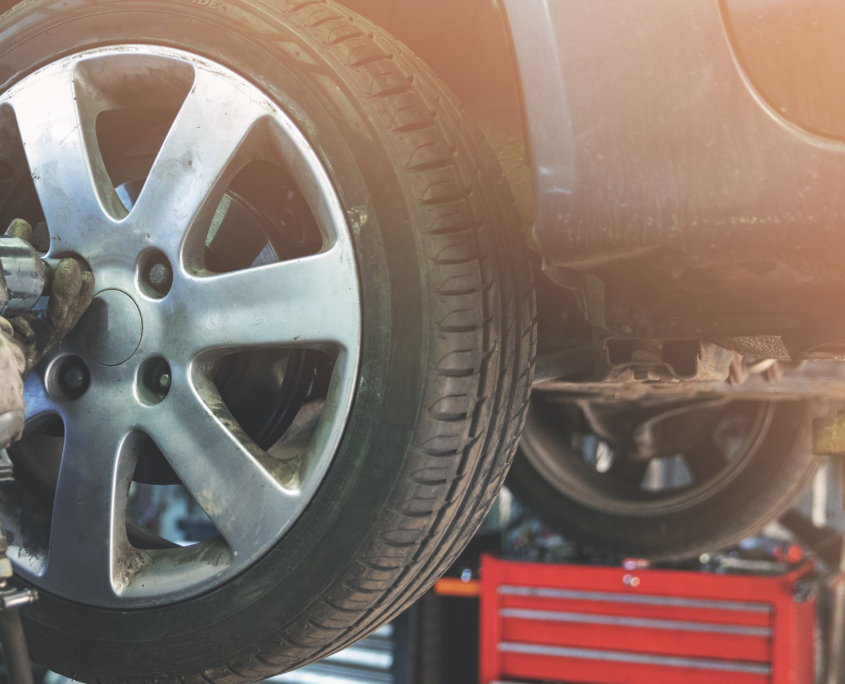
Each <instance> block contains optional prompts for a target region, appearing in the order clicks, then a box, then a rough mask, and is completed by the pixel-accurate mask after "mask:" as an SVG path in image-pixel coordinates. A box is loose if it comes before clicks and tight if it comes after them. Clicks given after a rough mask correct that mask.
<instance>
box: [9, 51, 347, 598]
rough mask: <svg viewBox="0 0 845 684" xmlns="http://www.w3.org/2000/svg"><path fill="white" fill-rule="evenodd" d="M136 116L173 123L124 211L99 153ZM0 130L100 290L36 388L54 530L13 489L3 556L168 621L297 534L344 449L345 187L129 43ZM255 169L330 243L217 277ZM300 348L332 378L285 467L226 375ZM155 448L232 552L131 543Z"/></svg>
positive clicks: (60, 584)
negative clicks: (50, 451) (279, 174)
mask: <svg viewBox="0 0 845 684" xmlns="http://www.w3.org/2000/svg"><path fill="white" fill-rule="evenodd" d="M141 102H145V103H149V102H154V103H159V104H160V105H161V106H168V107H175V108H176V109H178V114H177V115H176V118H175V120H174V122H173V124H172V127H171V128H170V130H169V132H168V133H167V137H166V139H165V140H164V143H163V145H162V147H161V149H160V151H159V152H158V154H157V156H156V157H155V162H154V163H153V166H152V169H151V171H150V173H149V175H148V176H147V178H146V180H145V182H144V185H143V188H142V190H141V192H140V195H139V196H138V198H137V203H136V204H135V205H134V206H133V207H132V209H131V211H128V212H127V210H126V208H125V206H124V204H123V203H121V200H120V198H119V197H118V195H117V192H116V190H115V187H114V185H113V183H112V179H110V178H109V175H108V172H107V170H106V168H105V166H104V163H103V159H102V154H101V153H100V150H99V149H98V147H97V142H96V141H97V128H96V127H97V117H98V115H99V114H100V113H101V112H103V111H106V110H109V109H115V108H121V107H131V106H133V103H141ZM10 113H13V114H14V117H10V116H9V114H10ZM0 114H2V116H0V119H2V121H3V122H5V124H7V126H6V128H7V131H12V132H11V133H9V132H7V137H8V136H12V137H14V135H15V134H16V133H15V132H14V130H13V129H14V127H13V126H10V125H8V124H9V122H10V121H14V120H15V119H16V121H17V130H19V135H20V139H21V141H22V143H23V150H25V156H26V160H25V162H26V163H28V166H29V171H30V172H31V174H32V178H33V180H34V183H35V188H36V190H37V193H38V198H39V200H40V203H41V207H42V209H43V212H44V215H45V218H46V221H47V223H48V225H49V230H50V238H51V242H50V245H51V246H50V251H49V255H48V256H51V257H54V256H64V255H67V254H74V255H78V256H80V257H82V258H83V259H84V260H86V261H87V263H88V264H89V265H90V267H91V269H92V271H93V272H94V274H95V276H96V279H97V288H96V289H97V294H96V295H95V299H94V302H93V303H92V306H91V308H90V309H89V311H88V312H86V314H85V316H84V317H83V321H82V322H81V323H80V326H79V327H78V329H77V331H74V332H73V333H71V334H70V335H69V336H68V337H67V338H66V340H65V341H64V342H63V343H62V345H61V347H60V348H59V349H58V350H56V351H55V352H53V353H51V354H50V356H49V357H48V358H45V359H44V360H43V362H42V363H41V364H40V365H39V367H38V368H37V369H36V371H34V372H33V373H32V374H31V375H30V377H29V378H28V379H27V381H26V386H25V392H26V401H27V419H28V426H33V425H38V424H39V422H41V421H43V420H44V418H45V417H46V416H58V417H60V418H61V420H62V422H63V424H64V446H63V452H62V457H61V464H60V466H59V471H58V480H57V483H56V490H55V497H54V500H53V503H52V518H51V520H48V521H47V523H44V521H41V523H40V527H39V525H38V524H36V523H32V522H31V520H32V518H31V517H30V518H28V517H27V510H26V501H23V502H22V501H21V500H13V497H12V496H11V495H10V494H9V493H8V492H4V493H3V498H2V501H0V510H1V511H2V515H3V522H4V529H6V530H7V531H8V532H9V533H10V534H9V537H10V538H11V539H14V542H13V543H12V544H11V549H10V555H11V556H12V558H13V560H14V561H15V562H16V564H17V566H18V571H19V572H20V574H22V575H23V576H24V577H26V578H27V579H28V580H29V581H31V582H32V583H33V584H35V585H36V586H38V587H39V588H41V589H44V590H46V591H49V592H51V593H55V594H58V595H60V596H63V597H65V598H68V599H71V600H75V601H80V602H83V603H87V604H91V605H98V606H108V607H135V606H138V607H141V606H151V605H161V604H163V603H168V602H173V601H178V600H183V599H185V598H188V597H190V596H194V595H196V594H198V593H200V592H203V591H206V590H208V589H210V588H212V587H214V586H217V585H219V584H221V583H223V582H225V581H226V580H228V579H230V578H231V577H233V576H234V575H235V574H237V573H240V572H242V571H243V570H245V569H246V568H247V567H249V566H250V565H252V564H253V563H254V562H255V561H256V560H258V559H259V558H260V557H261V556H262V555H263V554H264V553H266V552H267V551H268V550H269V549H270V548H271V547H272V546H273V545H274V544H275V543H276V542H278V540H279V539H280V538H281V537H282V536H283V535H284V534H285V532H287V531H288V530H289V529H290V527H291V526H292V525H293V524H294V522H295V521H296V520H297V518H298V517H299V516H300V515H301V513H302V512H303V510H304V509H305V507H306V506H307V504H308V502H309V501H310V499H311V498H312V497H313V495H314V493H315V492H316V490H317V488H318V486H319V484H320V482H321V481H322V479H323V477H324V476H325V474H326V472H327V470H328V468H329V466H330V464H331V461H332V459H333V457H334V454H335V452H336V451H337V448H338V445H339V443H340V439H341V437H342V434H343V430H344V426H345V424H346V420H347V417H348V415H349V411H350V409H351V405H352V400H353V395H354V391H355V386H356V382H357V376H358V363H359V351H360V336H361V310H360V306H361V305H360V296H359V280H358V273H357V268H356V265H355V258H354V253H353V249H352V243H351V237H350V235H349V231H348V228H347V224H346V219H345V213H344V211H343V209H342V207H341V204H340V201H339V199H338V197H337V194H336V191H335V190H334V188H333V185H332V183H331V181H330V178H329V176H328V174H327V173H326V171H325V169H324V167H323V166H322V164H321V162H320V160H319V158H318V156H317V154H316V152H315V151H314V149H313V148H312V147H311V145H310V144H309V143H308V141H307V140H306V138H305V137H304V136H303V135H302V133H301V132H300V131H299V129H298V128H297V127H296V126H295V125H294V124H293V122H292V121H291V120H290V119H289V118H288V117H287V116H286V115H285V114H284V113H282V112H281V111H280V109H279V107H278V106H277V105H276V104H274V103H273V102H272V101H271V100H270V99H269V98H268V97H267V95H265V94H264V93H263V92H262V91H261V90H259V89H258V88H257V87H255V86H254V85H252V84H250V83H248V82H247V81H245V80H244V79H242V78H240V77H239V76H238V75H236V74H235V73H233V72H231V71H230V70H228V69H226V68H225V67H223V66H221V65H219V64H215V63H212V62H209V61H207V60H204V59H200V58H198V57H196V56H194V55H190V54H188V53H185V52H181V51H176V50H170V49H165V48H159V47H149V46H119V47H114V48H107V49H100V50H94V51H88V52H84V53H80V54H78V55H75V56H73V57H69V58H65V59H63V60H62V61H61V62H57V63H55V64H52V65H50V66H48V67H45V68H44V69H42V70H40V71H38V72H36V73H34V74H32V75H31V76H29V77H27V78H25V79H24V80H23V81H21V82H20V83H19V84H17V85H16V86H15V87H13V88H12V89H11V90H10V91H8V92H7V93H5V94H4V95H3V96H2V98H0ZM256 160H262V161H269V162H272V163H274V164H277V165H279V166H281V167H282V168H284V169H285V171H286V172H287V173H289V174H290V177H291V178H293V179H294V181H295V182H296V185H297V186H298V188H299V190H300V191H301V192H302V195H303V196H304V198H305V201H306V202H307V205H308V207H309V208H310V211H311V212H312V213H313V216H314V218H315V219H316V224H317V226H318V227H319V229H320V234H321V236H322V242H323V246H322V248H321V249H320V250H319V251H318V252H317V253H315V254H313V255H310V256H306V257H302V258H295V259H290V260H285V261H281V262H279V263H273V264H270V265H263V266H257V267H254V268H248V269H243V270H236V271H233V272H228V273H210V272H209V271H208V270H207V269H206V264H205V256H204V250H205V244H206V243H205V238H206V237H207V235H208V232H209V226H210V225H211V223H212V220H213V217H214V212H215V209H216V208H217V207H218V206H219V205H220V203H221V200H222V198H223V197H224V193H225V191H226V189H227V187H228V186H229V183H230V182H231V181H232V179H233V178H235V176H236V175H237V173H238V172H239V171H241V170H243V169H244V168H245V167H246V165H247V164H249V163H250V162H253V161H256ZM151 254H152V255H155V258H156V259H159V260H161V259H162V257H163V258H164V260H165V262H166V263H167V264H168V265H169V266H170V274H171V281H172V282H171V283H170V284H169V286H168V290H167V292H166V293H165V294H164V295H162V294H161V293H159V292H154V291H151V290H150V287H149V283H148V282H146V281H145V280H144V279H145V277H146V275H145V273H146V271H145V269H146V268H147V267H148V265H149V263H150V262H149V259H150V255H151ZM302 347H307V348H313V349H321V350H325V351H326V353H328V354H330V355H331V357H332V359H333V362H334V366H333V371H332V374H331V381H330V383H329V387H328V390H327V395H326V398H325V403H324V406H323V409H322V415H321V416H320V418H319V423H318V425H317V427H316V431H315V432H314V433H313V436H312V437H311V439H310V441H309V443H308V445H307V447H304V449H303V450H302V451H300V452H298V453H297V455H296V457H295V458H288V456H289V454H288V455H287V456H286V457H285V459H284V460H282V459H281V458H278V457H275V456H273V455H271V454H269V453H268V452H267V451H265V450H264V449H261V448H259V447H258V446H257V445H256V444H255V442H253V441H252V440H251V439H250V438H249V437H247V435H246V434H245V433H244V431H243V430H242V429H241V428H240V426H239V425H238V424H237V423H236V422H235V421H234V419H233V418H232V415H231V413H230V412H229V410H228V408H227V407H226V406H225V404H224V403H223V401H222V400H221V398H220V394H219V392H218V390H217V388H216V386H215V384H214V372H215V369H216V368H217V367H218V365H219V362H220V360H221V358H223V357H224V356H225V355H230V354H232V353H235V352H241V351H249V350H262V349H268V348H269V349H277V348H283V349H284V348H302ZM69 358H72V359H81V360H82V361H83V362H84V365H85V368H86V370H87V371H88V372H89V373H90V378H89V379H88V385H87V388H86V389H85V390H84V391H83V393H82V395H81V396H79V397H69V396H67V393H66V392H63V391H62V390H61V388H60V387H59V384H57V383H58V380H57V376H58V374H59V373H60V372H61V371H62V368H63V367H64V366H63V364H66V363H67V359H69ZM162 361H163V362H165V364H166V367H167V370H169V374H168V373H164V372H163V371H162V370H161V368H162V366H161V362H162ZM156 364H158V365H156ZM151 367H152V368H153V370H150V368H151ZM150 373H152V375H150ZM162 374H164V375H168V376H169V377H168V382H167V387H166V388H165V389H163V390H162V392H161V393H159V394H158V395H156V394H155V392H154V393H153V394H150V392H149V389H150V387H149V380H148V377H153V376H154V377H156V378H157V379H156V380H155V382H158V383H159V384H161V377H162ZM153 389H155V388H153ZM149 438H151V439H152V441H153V442H154V443H155V445H156V446H157V447H158V449H159V450H160V451H161V452H162V453H163V454H164V455H165V457H166V459H167V461H168V462H169V464H170V466H172V468H173V470H174V471H175V472H176V473H177V475H178V477H179V478H180V479H181V481H182V482H183V483H184V484H185V486H186V487H187V489H188V490H189V492H190V493H191V494H192V495H193V497H194V498H195V499H196V501H197V502H198V503H199V505H200V506H201V507H202V508H203V510H204V511H205V513H206V514H207V515H208V517H209V518H210V519H211V521H212V522H213V523H214V525H215V526H216V528H217V530H218V531H219V532H220V536H219V537H217V538H215V539H213V540H210V541H208V542H204V543H202V544H199V545H197V546H195V547H191V548H189V549H182V548H162V549H148V550H142V549H139V548H136V547H134V546H132V545H131V544H130V543H129V541H128V539H127V535H126V523H125V510H126V497H127V493H128V485H129V482H130V481H131V480H132V477H133V473H134V468H135V464H136V461H137V456H138V452H139V449H140V448H141V445H142V444H143V443H144V442H145V441H146V440H148V439H149ZM36 522H37V521H36ZM28 527H29V528H30V529H27V528H28ZM35 528H38V529H35ZM45 535H48V538H46V539H45Z"/></svg>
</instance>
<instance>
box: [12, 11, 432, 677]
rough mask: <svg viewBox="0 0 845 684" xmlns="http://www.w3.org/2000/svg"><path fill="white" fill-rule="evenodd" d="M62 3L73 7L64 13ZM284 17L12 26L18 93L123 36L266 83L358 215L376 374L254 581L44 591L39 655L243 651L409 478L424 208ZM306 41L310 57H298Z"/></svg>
mask: <svg viewBox="0 0 845 684" xmlns="http://www.w3.org/2000/svg"><path fill="white" fill-rule="evenodd" d="M53 6H60V10H61V11H60V12H57V13H53V12H51V11H50V9H51V8H52V7H53ZM117 13H119V14H117ZM278 19H279V16H278V14H277V13H273V14H272V15H268V14H267V13H265V9H264V8H263V7H262V6H261V5H260V4H259V3H253V4H250V5H247V4H246V3H244V2H225V3H224V2H214V3H210V4H209V5H206V6H201V5H197V4H194V3H192V2H185V1H182V2H176V1H175V0H173V1H171V2H157V1H148V0H140V1H138V0H135V1H130V0H109V1H107V2H97V3H93V2H83V1H80V0H70V1H69V2H61V3H57V2H53V1H52V0H50V1H42V2H30V3H25V4H24V5H23V6H20V7H18V8H16V9H15V10H14V11H13V12H12V13H11V14H10V15H7V17H6V18H5V19H4V21H3V23H2V25H0V42H2V44H3V45H4V52H3V54H2V56H0V80H2V82H3V89H4V90H5V89H6V88H8V87H9V86H11V85H13V84H14V83H15V82H17V81H19V80H20V79H21V78H23V77H24V76H26V75H27V74H28V73H31V72H32V71H34V70H35V69H37V68H39V67H41V66H44V65H46V64H48V63H50V62H53V61H55V60H56V59H58V58H60V57H62V56H64V55H68V54H73V53H76V52H79V51H82V50H85V49H90V48H96V47H103V46H108V45H115V44H120V43H124V44H129V43H136V44H155V45H163V46H168V47H173V48H177V49H183V50H188V51H190V52H193V53H195V54H198V55H200V56H204V57H207V58H209V59H212V60H215V61H218V62H220V63H222V64H224V65H225V66H227V67H229V68H231V69H232V70H234V71H236V72H238V73H239V74H240V75H241V76H243V77H245V78H247V79H248V80H251V81H252V82H253V83H255V84H256V85H258V86H259V87H260V88H262V90H264V91H265V92H266V93H267V94H268V95H270V97H271V98H272V99H274V100H275V101H276V102H277V103H278V104H279V105H281V106H282V107H283V109H284V110H285V111H286V112H287V113H288V114H289V115H290V116H291V118H292V119H293V120H294V121H295V122H296V123H297V124H298V125H299V127H300V129H301V130H302V131H303V133H304V134H305V135H306V137H308V139H309V140H310V141H311V142H312V144H313V145H314V147H315V149H316V151H317V153H318V154H319V155H320V157H321V158H322V160H323V162H324V164H325V166H326V169H327V170H328V172H329V174H330V176H331V177H332V179H333V181H334V183H335V186H336V189H337V191H338V194H339V196H340V199H341V202H342V204H343V206H344V208H345V209H346V210H347V213H348V214H349V215H350V216H351V217H354V218H355V221H350V223H352V224H353V225H352V228H353V230H352V231H351V232H352V239H353V243H354V246H355V250H356V256H357V259H358V266H359V273H360V279H361V289H362V304H363V306H362V310H363V339H362V350H361V366H360V368H361V374H360V377H359V383H358V388H357V392H356V397H355V402H354V405H353V408H352V412H351V415H350V417H349V421H348V424H347V428H346V432H345V434H344V437H343V439H342V442H341V444H340V447H339V449H338V452H337V454H336V456H335V459H334V461H333V463H332V465H331V468H330V469H329V471H328V473H327V475H326V477H325V480H324V481H323V483H322V484H321V486H320V488H319V490H318V492H317V494H316V495H315V497H314V499H313V500H312V501H311V503H310V504H309V506H308V508H307V509H306V511H305V512H304V514H303V515H302V517H301V518H300V519H299V520H298V521H297V522H296V524H295V525H294V526H293V528H292V529H291V530H290V531H289V532H288V533H287V534H286V536H285V537H284V538H283V539H282V540H281V541H280V542H279V543H278V544H277V545H276V546H275V547H274V548H273V549H272V550H271V551H270V552H269V553H268V554H267V555H266V556H265V557H263V558H262V559H260V560H259V561H258V562H256V563H255V564H254V565H253V566H251V567H250V568H249V569H248V570H246V571H245V572H244V573H243V574H241V575H240V576H238V577H236V578H235V579H233V580H231V581H229V582H228V583H226V584H224V585H223V586H220V587H218V588H216V589H214V590H212V591H210V592H208V593H206V594H204V595H202V596H199V597H196V598H193V599H190V600H186V601H184V602H182V603H179V604H174V605H168V606H162V607H160V608H154V609H143V610H132V611H119V610H107V609H99V608H92V607H88V606H82V605H79V604H76V603H73V602H70V601H66V600H64V599H60V598H58V597H55V596H50V595H48V594H43V593H42V598H41V599H40V600H39V602H38V603H37V604H35V605H34V606H33V607H31V608H30V609H29V610H28V611H27V612H26V615H25V620H26V629H27V633H28V635H29V638H30V641H31V646H32V650H33V653H34V654H35V655H36V656H38V655H39V654H40V653H41V644H50V655H51V657H54V658H57V659H58V660H62V659H64V658H65V657H66V658H67V660H68V661H70V662H73V661H76V662H79V661H80V660H83V661H84V660H86V659H95V660H94V662H96V665H97V669H98V670H99V671H101V672H113V673H115V674H120V675H129V674H131V672H132V671H133V670H135V669H137V670H139V671H140V670H142V669H148V668H149V665H150V658H151V654H155V662H156V667H157V668H158V669H160V670H161V671H167V670H168V669H171V668H174V667H178V669H179V670H182V671H184V670H189V669H192V668H200V667H202V666H204V665H205V664H206V663H207V662H208V659H209V655H210V654H213V657H214V659H215V660H218V661H219V660H221V659H223V658H226V657H228V656H231V655H234V654H237V653H239V652H240V651H242V650H244V649H246V648H248V647H249V646H250V645H252V644H254V643H257V642H259V641H262V640H264V639H266V638H267V637H268V636H269V635H270V634H271V633H272V632H275V631H277V630H279V629H280V625H284V624H290V623H293V622H294V621H296V620H297V619H298V618H297V616H299V615H301V614H303V613H304V612H305V611H306V610H307V609H308V608H309V606H310V605H311V604H312V603H313V602H314V601H315V600H317V599H318V598H319V597H320V596H321V594H323V593H324V592H325V590H326V588H327V587H328V586H330V585H331V584H332V583H333V582H334V581H335V580H336V579H337V578H338V577H340V576H341V574H342V573H343V570H344V569H345V568H346V567H347V566H348V565H349V564H351V563H354V562H355V560H354V559H355V554H356V551H357V550H358V549H359V548H360V547H361V546H362V545H363V544H364V543H365V541H366V540H367V538H368V536H369V535H370V534H371V531H372V529H373V528H374V527H375V525H376V521H377V520H378V518H379V516H380V515H381V513H382V511H383V509H384V508H385V506H386V505H387V500H388V496H389V492H390V491H391V489H392V486H393V484H394V483H395V482H396V481H397V479H398V477H399V476H400V473H401V469H402V460H403V459H402V456H403V454H404V453H405V452H406V450H407V448H408V445H409V443H410V440H411V436H412V434H413V430H414V427H415V424H416V420H417V415H418V413H419V410H420V404H421V396H420V393H417V392H415V391H412V390H413V388H418V387H421V386H422V384H423V368H424V364H425V362H426V352H427V349H426V343H425V335H423V334H422V330H423V329H424V326H425V324H426V322H427V321H426V313H425V310H424V304H423V295H422V278H423V277H424V276H423V274H422V271H421V266H420V264H421V260H422V259H421V256H420V246H419V242H418V238H416V237H415V233H414V231H413V230H412V228H413V218H412V216H411V215H410V213H409V210H408V208H407V206H406V204H405V201H404V199H403V187H402V185H401V183H400V181H399V179H398V177H397V175H396V172H395V168H394V162H393V161H392V160H391V159H390V158H389V156H388V153H387V152H386V151H385V148H384V145H383V144H382V143H381V142H380V138H379V136H380V133H379V131H378V130H377V129H376V128H375V127H373V126H372V125H370V124H368V123H366V122H367V121H368V119H367V116H368V114H367V112H366V111H365V110H364V108H363V106H362V105H361V103H360V101H359V100H358V99H357V98H356V97H355V95H354V94H353V92H352V91H351V89H350V88H349V87H348V86H347V84H346V83H344V82H343V80H342V78H339V77H338V78H336V81H337V84H338V86H340V92H341V93H343V94H344V96H345V97H346V98H347V99H348V102H349V104H350V105H351V107H352V111H355V112H356V113H357V116H358V119H357V120H355V117H354V116H352V117H349V118H347V117H344V116H343V115H342V114H341V112H340V110H339V109H338V108H337V107H336V106H335V105H333V104H332V103H331V102H330V101H329V100H328V99H327V97H326V96H325V94H324V93H323V92H321V91H320V90H319V88H317V87H316V86H314V84H313V81H312V80H311V79H310V77H309V76H308V74H309V73H314V72H315V71H316V72H318V73H320V74H321V75H322V76H325V75H329V76H332V77H334V73H333V70H332V69H331V68H330V67H329V66H328V65H327V64H326V62H325V58H323V57H321V56H320V55H319V54H318V53H317V52H316V51H313V50H311V49H310V48H309V46H308V45H307V44H306V43H305V42H304V41H303V39H301V38H299V37H298V36H297V35H296V33H295V32H294V31H293V30H292V29H291V28H290V27H287V26H285V25H284V24H283V23H280V22H279V21H278ZM279 45H282V46H283V48H282V49H280V48H279V47H278V46H279ZM292 48H293V53H295V52H296V50H299V49H301V50H302V51H303V53H304V54H305V55H307V58H300V59H297V58H296V57H295V56H291V55H292V52H291V50H292ZM315 64H316V67H315V66H314V65H315ZM305 66H307V67H308V68H307V69H306V68H305ZM350 119H351V120H350ZM361 122H364V124H365V125H366V126H367V130H364V131H362V130H360V125H361ZM362 216H366V219H365V220H363V221H361V220H360V218H361V217H362ZM385 226H387V227H389V230H384V229H383V227H385ZM400 304H401V305H400ZM386 426H389V428H390V429H384V428H385V427H386ZM198 625H202V627H199V628H197V627H196V626H198ZM189 629H190V630H192V631H189ZM306 631H307V630H306ZM105 642H109V646H108V648H104V647H103V644H104V643H105ZM121 643H124V645H123V646H121ZM57 649H60V650H59V651H57Z"/></svg>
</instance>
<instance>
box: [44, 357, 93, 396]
mask: <svg viewBox="0 0 845 684" xmlns="http://www.w3.org/2000/svg"><path fill="white" fill-rule="evenodd" d="M52 375H53V377H52V378H51V379H50V382H49V388H50V390H51V393H52V394H53V395H54V396H56V397H57V398H58V399H61V400H63V401H73V400H75V399H79V397H81V396H82V395H83V394H85V392H86V391H87V389H88V386H89V385H90V384H91V373H90V372H89V371H88V366H87V365H86V364H85V362H84V361H83V360H82V359H80V358H79V357H78V356H68V357H65V358H64V359H61V361H60V362H59V364H58V366H57V367H56V370H55V372H54V373H53V374H52Z"/></svg>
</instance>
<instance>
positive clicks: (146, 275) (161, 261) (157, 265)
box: [138, 249, 173, 299]
mask: <svg viewBox="0 0 845 684" xmlns="http://www.w3.org/2000/svg"><path fill="white" fill-rule="evenodd" d="M138 283H139V284H140V286H141V290H142V291H143V292H144V294H146V295H147V296H149V297H153V298H155V299H161V298H162V297H165V296H166V295H167V293H168V292H170V288H171V287H172V285H173V267H172V266H171V265H170V261H168V259H167V257H166V256H164V253H163V252H160V251H159V250H157V249H151V250H149V251H147V252H144V254H142V255H141V259H140V260H139V262H138Z"/></svg>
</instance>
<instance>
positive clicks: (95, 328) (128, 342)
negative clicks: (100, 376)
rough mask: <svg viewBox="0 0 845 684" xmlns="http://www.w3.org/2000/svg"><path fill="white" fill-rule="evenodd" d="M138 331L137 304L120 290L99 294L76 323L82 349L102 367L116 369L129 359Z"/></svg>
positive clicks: (135, 344) (140, 330) (139, 341)
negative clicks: (115, 367) (77, 323)
mask: <svg viewBox="0 0 845 684" xmlns="http://www.w3.org/2000/svg"><path fill="white" fill-rule="evenodd" d="M142 331H143V322H142V321H141V312H140V311H139V310H138V305H137V304H135V302H134V301H132V298H131V297H130V296H129V295H127V294H125V293H124V292H121V291H120V290H104V291H103V292H100V294H98V295H97V296H96V297H94V299H93V301H92V302H91V306H89V307H88V309H87V311H86V312H85V313H84V314H83V316H82V319H81V320H80V321H79V335H80V337H81V338H82V346H83V347H84V348H85V351H86V352H88V355H89V356H90V357H91V358H92V359H94V361H96V362H97V363H100V364H102V365H104V366H119V365H120V364H121V363H124V362H126V361H128V360H129V359H130V358H132V355H133V354H134V353H135V351H136V350H137V349H138V346H139V345H140V344H141V333H142Z"/></svg>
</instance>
